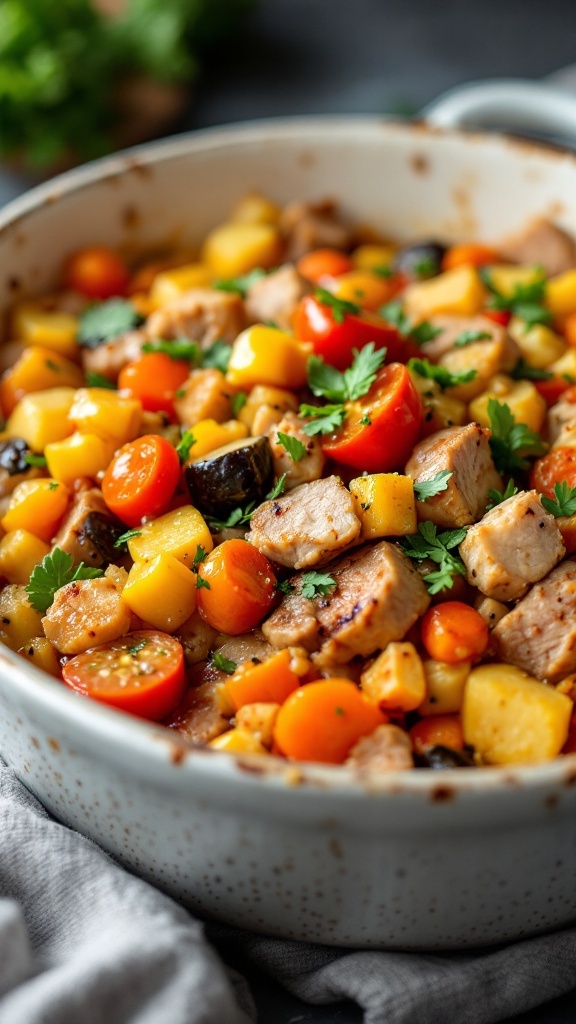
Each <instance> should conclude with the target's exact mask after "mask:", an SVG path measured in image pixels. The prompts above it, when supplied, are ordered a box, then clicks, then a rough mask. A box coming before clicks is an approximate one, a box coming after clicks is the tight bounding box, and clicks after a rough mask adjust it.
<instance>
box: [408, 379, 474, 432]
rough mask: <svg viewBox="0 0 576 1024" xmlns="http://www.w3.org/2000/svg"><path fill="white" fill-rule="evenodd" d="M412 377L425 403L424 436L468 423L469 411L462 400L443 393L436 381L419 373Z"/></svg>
mask: <svg viewBox="0 0 576 1024" xmlns="http://www.w3.org/2000/svg"><path fill="white" fill-rule="evenodd" d="M410 377H411V379H412V383H413V384H414V387H415V388H416V390H417V391H418V392H419V394H420V396H421V398H422V401H423V403H424V408H425V412H424V423H423V428H422V429H423V434H424V436H426V437H428V436H429V435H430V434H435V433H436V431H438V430H443V429H444V428H445V427H460V426H463V425H464V423H467V422H468V417H467V413H468V409H467V407H466V403H465V402H463V401H462V400H461V399H460V398H454V397H453V396H452V395H451V394H448V392H446V391H442V388H441V387H440V386H439V385H438V384H437V383H436V382H435V381H433V380H429V379H428V378H427V377H422V376H421V375H420V374H419V373H416V372H411V373H410Z"/></svg>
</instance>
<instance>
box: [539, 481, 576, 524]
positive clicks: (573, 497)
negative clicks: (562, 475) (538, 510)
mask: <svg viewBox="0 0 576 1024" xmlns="http://www.w3.org/2000/svg"><path fill="white" fill-rule="evenodd" d="M540 501H541V502H542V505H543V507H544V508H545V509H546V511H547V512H551V513H552V515H553V516H556V517H558V516H573V515H574V513H575V512H576V487H570V486H569V485H568V483H567V482H566V480H561V481H560V483H557V484H555V485H554V498H546V497H545V496H544V495H542V497H541V498H540Z"/></svg>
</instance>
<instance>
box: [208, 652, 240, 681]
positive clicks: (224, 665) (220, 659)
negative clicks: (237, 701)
mask: <svg viewBox="0 0 576 1024" xmlns="http://www.w3.org/2000/svg"><path fill="white" fill-rule="evenodd" d="M212 664H213V665H214V668H217V669H219V670H220V672H227V673H228V675H229V676H231V675H232V673H233V672H235V671H236V662H235V661H232V659H231V658H227V657H226V656H225V655H224V654H221V653H220V651H216V654H213V655H212Z"/></svg>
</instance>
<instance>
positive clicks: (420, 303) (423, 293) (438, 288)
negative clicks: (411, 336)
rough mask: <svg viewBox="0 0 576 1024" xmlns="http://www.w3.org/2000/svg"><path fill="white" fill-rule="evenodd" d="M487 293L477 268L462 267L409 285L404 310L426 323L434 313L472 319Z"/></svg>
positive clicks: (405, 294) (405, 295)
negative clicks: (470, 317) (451, 314)
mask: <svg viewBox="0 0 576 1024" xmlns="http://www.w3.org/2000/svg"><path fill="white" fill-rule="evenodd" d="M485 298H486V291H485V288H484V285H483V284H482V282H481V280H480V278H479V276H478V274H477V272H476V270H475V268H474V267H470V266H461V267H456V268H455V269H454V270H447V271H445V273H443V274H439V275H438V277H432V278H430V279H429V280H427V281H417V282H415V283H414V284H411V285H408V287H407V289H406V291H405V293H404V306H405V309H406V312H407V314H408V316H410V317H413V318H414V319H416V320H425V319H426V318H427V317H429V316H433V315H434V314H435V313H453V314H454V315H455V316H473V315H474V313H478V312H479V311H480V310H481V309H482V306H483V305H484V302H485Z"/></svg>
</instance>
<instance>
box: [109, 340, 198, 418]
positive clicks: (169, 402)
mask: <svg viewBox="0 0 576 1024" xmlns="http://www.w3.org/2000/svg"><path fill="white" fill-rule="evenodd" d="M189 375H190V366H189V364H188V363H186V362H184V360H182V359H171V358H170V356H168V355H166V353H165V352H145V353H144V355H142V356H140V358H139V359H135V360H134V362H132V363H127V364H126V366H124V367H123V368H122V369H121V371H120V376H119V378H118V387H119V388H121V389H122V390H123V391H128V392H129V394H130V395H131V396H132V398H139V399H140V401H141V402H142V408H143V409H146V410H147V411H148V412H169V413H170V414H173V412H174V395H175V394H176V392H177V391H178V388H180V387H182V384H183V383H184V381H185V380H187V378H188V377H189Z"/></svg>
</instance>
